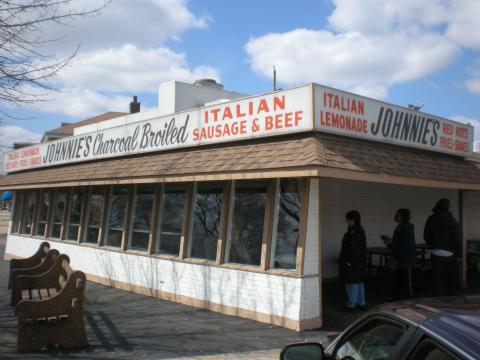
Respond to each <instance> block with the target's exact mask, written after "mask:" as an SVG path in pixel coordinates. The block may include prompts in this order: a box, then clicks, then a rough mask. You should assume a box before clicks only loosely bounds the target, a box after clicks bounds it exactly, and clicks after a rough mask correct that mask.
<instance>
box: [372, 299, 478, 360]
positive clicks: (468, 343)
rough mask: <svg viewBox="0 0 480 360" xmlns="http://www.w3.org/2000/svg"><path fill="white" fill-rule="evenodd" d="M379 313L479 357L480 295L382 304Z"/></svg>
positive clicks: (460, 350)
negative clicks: (411, 324)
mask: <svg viewBox="0 0 480 360" xmlns="http://www.w3.org/2000/svg"><path fill="white" fill-rule="evenodd" d="M379 310H380V311H381V312H383V313H387V314H391V315H394V316H395V317H399V318H402V319H403V320H405V321H408V322H410V323H413V324H415V325H417V326H418V327H419V328H421V329H422V330H423V331H424V332H426V333H428V334H429V335H430V336H431V337H433V338H436V339H437V340H439V341H440V342H442V343H444V344H446V345H448V347H451V348H454V349H456V350H457V351H459V352H463V353H466V354H468V355H469V356H471V357H472V358H475V357H476V356H478V354H480V296H461V297H445V298H430V299H416V300H415V301H404V302H398V303H392V304H386V305H382V306H381V307H380V308H379Z"/></svg>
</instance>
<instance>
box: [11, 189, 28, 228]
mask: <svg viewBox="0 0 480 360" xmlns="http://www.w3.org/2000/svg"><path fill="white" fill-rule="evenodd" d="M24 197H25V191H19V190H17V191H15V204H14V207H13V225H12V233H18V232H20V229H19V226H20V219H21V216H22V206H23V201H24V200H23V199H24Z"/></svg>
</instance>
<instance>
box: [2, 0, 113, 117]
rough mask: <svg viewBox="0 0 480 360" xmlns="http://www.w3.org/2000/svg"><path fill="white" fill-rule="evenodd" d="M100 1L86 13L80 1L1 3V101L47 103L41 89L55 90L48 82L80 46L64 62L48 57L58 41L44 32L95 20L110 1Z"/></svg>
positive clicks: (63, 59) (35, 0)
mask: <svg viewBox="0 0 480 360" xmlns="http://www.w3.org/2000/svg"><path fill="white" fill-rule="evenodd" d="M100 1H101V2H100V3H99V4H98V7H93V8H87V9H83V8H79V7H78V5H79V4H81V2H80V1H78V0H0V101H4V102H7V103H9V104H13V105H23V104H31V103H33V102H37V101H45V100H46V97H45V94H41V93H40V94H39V92H38V89H43V90H47V91H46V92H48V90H52V88H51V86H50V85H49V84H48V80H49V79H50V78H52V77H53V76H55V75H56V74H57V73H58V72H59V71H60V70H61V69H62V68H64V67H65V66H66V65H67V64H68V63H69V62H70V61H71V60H72V58H73V57H74V56H75V55H76V54H77V51H78V46H79V45H77V46H76V47H75V49H74V50H73V51H72V52H71V53H70V54H69V55H67V56H65V57H63V58H61V59H58V58H55V57H53V56H52V55H51V54H46V53H44V50H45V48H46V47H47V45H48V44H49V43H52V42H55V41H58V40H59V38H44V37H42V28H43V27H44V26H46V25H48V24H51V23H54V24H58V25H68V24H71V23H72V22H74V21H75V20H77V19H80V18H85V17H90V16H96V15H98V14H99V13H100V11H101V10H102V9H104V8H105V7H106V6H107V5H108V4H109V3H110V1H111V0H100ZM46 92H45V93H46ZM0 113H1V114H3V115H4V116H7V117H11V116H10V115H8V114H6V113H4V112H2V111H1V110H0ZM0 117H1V115H0Z"/></svg>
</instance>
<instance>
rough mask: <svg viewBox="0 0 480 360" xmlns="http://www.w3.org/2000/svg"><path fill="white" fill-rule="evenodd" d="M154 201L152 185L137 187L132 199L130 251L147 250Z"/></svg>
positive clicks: (153, 187)
mask: <svg viewBox="0 0 480 360" xmlns="http://www.w3.org/2000/svg"><path fill="white" fill-rule="evenodd" d="M154 200H155V186H154V185H138V186H137V191H136V194H135V199H134V204H135V206H134V209H133V224H132V235H131V238H130V248H131V249H137V250H148V242H149V240H150V233H151V230H152V213H153V203H154Z"/></svg>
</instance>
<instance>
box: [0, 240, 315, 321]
mask: <svg viewBox="0 0 480 360" xmlns="http://www.w3.org/2000/svg"><path fill="white" fill-rule="evenodd" d="M42 241H44V240H43V239H39V238H31V237H23V236H17V235H9V236H8V238H7V246H6V253H7V254H9V255H15V256H20V257H28V256H31V255H32V254H33V253H34V252H35V251H36V250H37V249H38V246H39V244H40V243H41V242H42ZM50 244H51V246H52V248H54V249H58V250H59V251H60V252H61V253H66V254H67V255H68V256H69V257H70V260H71V265H72V268H74V269H78V270H82V271H83V272H85V273H87V274H91V275H96V276H99V277H102V278H107V279H111V280H116V281H121V282H125V283H129V284H134V285H138V286H142V287H146V288H151V289H153V290H158V291H162V292H166V293H170V294H175V295H179V296H186V297H189V298H193V299H198V300H203V301H209V302H213V303H216V304H221V305H225V306H230V307H234V308H239V309H245V310H250V311H254V312H257V313H262V314H268V315H275V316H279V317H282V318H288V319H293V320H300V319H304V318H306V317H308V316H309V314H310V313H312V310H311V308H312V307H315V306H317V307H318V299H314V298H313V299H305V298H304V299H303V300H301V290H302V283H303V279H300V278H295V277H286V276H275V275H270V274H265V273H256V272H251V271H242V270H235V269H228V268H222V267H212V266H205V265H198V264H192V263H187V262H178V261H171V260H165V259H158V258H154V257H148V256H139V255H132V254H128V253H123V252H114V251H108V250H103V249H99V248H95V247H91V246H81V245H76V244H69V243H62V242H53V241H51V242H50ZM307 281H310V280H307ZM317 283H318V281H317ZM306 286H307V287H309V288H310V285H308V284H307V285H306ZM304 288H305V286H304ZM87 291H88V289H87ZM316 291H317V294H318V287H317V290H316ZM315 304H317V305H315ZM302 306H303V307H307V308H306V310H302V309H301V307H302ZM317 312H318V311H317ZM300 316H302V318H300Z"/></svg>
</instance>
